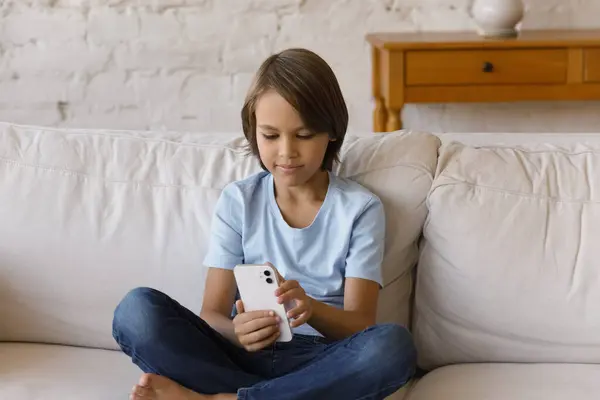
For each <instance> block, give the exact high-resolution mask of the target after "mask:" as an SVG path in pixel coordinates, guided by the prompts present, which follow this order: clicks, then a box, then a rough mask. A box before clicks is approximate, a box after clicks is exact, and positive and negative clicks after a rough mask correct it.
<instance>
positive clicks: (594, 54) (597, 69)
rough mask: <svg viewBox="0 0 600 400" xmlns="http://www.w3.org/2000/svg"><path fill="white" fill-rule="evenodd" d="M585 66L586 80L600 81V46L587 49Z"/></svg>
mask: <svg viewBox="0 0 600 400" xmlns="http://www.w3.org/2000/svg"><path fill="white" fill-rule="evenodd" d="M583 68H584V80H585V81H586V82H600V48H598V49H587V50H585V56H584V67H583Z"/></svg>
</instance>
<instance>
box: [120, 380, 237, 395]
mask: <svg viewBox="0 0 600 400" xmlns="http://www.w3.org/2000/svg"><path fill="white" fill-rule="evenodd" d="M225 396H228V395H225ZM236 397H237V396H235V395H233V397H220V396H207V395H202V394H199V393H196V392H193V391H191V390H189V389H186V388H184V387H183V386H181V385H179V384H178V383H176V382H174V381H172V380H170V379H169V378H165V377H164V376H160V375H154V374H144V375H142V377H141V378H140V381H139V382H138V384H137V385H135V386H134V387H133V389H132V391H131V395H130V396H129V398H130V399H131V400H208V399H213V400H215V399H220V398H222V399H228V398H231V399H235V398H236Z"/></svg>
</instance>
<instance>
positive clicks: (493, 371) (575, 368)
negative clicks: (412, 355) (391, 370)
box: [405, 364, 600, 400]
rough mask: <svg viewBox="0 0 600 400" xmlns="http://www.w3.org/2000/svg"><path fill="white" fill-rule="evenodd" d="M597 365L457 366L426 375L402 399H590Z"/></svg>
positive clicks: (599, 389)
mask: <svg viewBox="0 0 600 400" xmlns="http://www.w3.org/2000/svg"><path fill="white" fill-rule="evenodd" d="M598 376H600V365H591V364H588V365H586V364H458V365H452V366H447V367H442V368H439V369H436V370H435V371H433V372H430V373H429V374H427V375H425V377H423V378H422V379H421V380H419V381H418V382H417V384H416V385H415V386H414V387H413V389H412V390H411V391H410V392H409V395H408V396H407V397H406V399H405V400H438V399H443V400H507V399H510V400H532V399H544V400H565V399H577V400H592V399H597V398H598V393H600V379H598Z"/></svg>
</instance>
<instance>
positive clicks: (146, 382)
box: [138, 374, 153, 388]
mask: <svg viewBox="0 0 600 400" xmlns="http://www.w3.org/2000/svg"><path fill="white" fill-rule="evenodd" d="M152 377H153V374H144V375H142V376H141V377H140V380H139V382H138V386H142V387H146V388H149V387H152Z"/></svg>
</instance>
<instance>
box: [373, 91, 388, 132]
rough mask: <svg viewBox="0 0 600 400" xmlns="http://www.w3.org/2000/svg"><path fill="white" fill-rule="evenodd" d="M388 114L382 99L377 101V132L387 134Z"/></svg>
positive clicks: (375, 121)
mask: <svg viewBox="0 0 600 400" xmlns="http://www.w3.org/2000/svg"><path fill="white" fill-rule="evenodd" d="M387 121H388V114H387V109H386V108H385V106H384V105H383V99H382V98H376V99H375V110H374V111H373V128H374V130H375V132H385V131H386V127H387Z"/></svg>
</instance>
